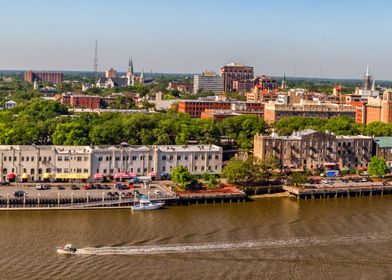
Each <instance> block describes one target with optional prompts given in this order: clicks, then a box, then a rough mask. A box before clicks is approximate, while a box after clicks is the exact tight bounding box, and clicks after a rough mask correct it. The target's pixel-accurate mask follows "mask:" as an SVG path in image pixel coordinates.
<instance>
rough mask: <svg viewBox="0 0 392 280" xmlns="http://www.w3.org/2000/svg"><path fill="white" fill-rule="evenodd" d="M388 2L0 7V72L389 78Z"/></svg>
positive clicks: (34, 1) (26, 1)
mask: <svg viewBox="0 0 392 280" xmlns="http://www.w3.org/2000/svg"><path fill="white" fill-rule="evenodd" d="M391 2H392V1H387V0H385V1H381V0H378V1H377V0H372V1H370V0H366V1H362V0H356V1H355V0H351V1H349V0H325V1H323V0H308V1H305V0H303V1H299V0H297V1H296V0H291V1H289V0H287V1H283V0H282V1H279V0H274V1H271V0H269V1H264V0H258V1H257V0H248V1H245V0H243V1H240V0H234V1H232V0H220V1H219V0H215V1H214V0H194V1H193V0H161V1H158V0H149V1H145V0H138V1H133V0H129V1H125V0H123V1H121V0H110V1H109V0H106V1H99V0H96V1H93V0H91V1H88V0H68V1H67V0H61V1H60V0H13V1H7V0H0V24H1V28H0V30H1V32H0V38H1V39H0V69H45V70H49V69H54V70H92V65H93V56H94V41H95V39H97V40H98V45H99V46H98V53H99V55H98V56H99V69H100V70H105V69H106V68H108V67H110V66H113V67H115V68H117V69H118V70H125V69H126V67H127V60H128V57H129V56H132V57H133V59H134V64H135V68H136V70H137V71H140V70H141V69H142V68H144V69H145V70H146V71H150V70H151V69H152V70H153V71H158V72H173V73H180V72H186V73H190V72H201V71H203V70H205V69H211V70H218V69H219V67H220V66H221V65H223V64H226V63H229V62H231V61H236V62H243V63H245V64H248V65H251V66H254V68H255V72H256V73H265V74H269V75H282V74H283V72H286V74H287V75H288V76H293V75H294V69H296V76H313V77H320V75H321V76H322V77H337V78H360V77H361V76H362V74H363V73H364V71H365V69H366V64H367V63H370V65H371V71H372V73H373V74H374V76H375V78H376V79H389V80H392V36H391V27H392V16H391V11H392V3H391Z"/></svg>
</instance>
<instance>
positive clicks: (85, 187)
mask: <svg viewBox="0 0 392 280" xmlns="http://www.w3.org/2000/svg"><path fill="white" fill-rule="evenodd" d="M83 189H85V190H90V189H91V188H90V186H88V185H84V186H83Z"/></svg>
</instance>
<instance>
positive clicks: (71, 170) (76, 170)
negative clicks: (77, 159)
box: [56, 168, 88, 173]
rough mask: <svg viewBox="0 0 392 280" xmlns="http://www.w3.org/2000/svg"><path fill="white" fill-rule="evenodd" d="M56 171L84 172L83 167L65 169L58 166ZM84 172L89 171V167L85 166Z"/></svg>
mask: <svg viewBox="0 0 392 280" xmlns="http://www.w3.org/2000/svg"><path fill="white" fill-rule="evenodd" d="M56 171H57V173H71V172H75V173H82V168H64V169H63V168H57V169H56ZM83 173H88V169H87V168H84V169H83Z"/></svg>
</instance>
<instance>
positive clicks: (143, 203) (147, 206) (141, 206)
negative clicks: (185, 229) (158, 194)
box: [131, 199, 163, 211]
mask: <svg viewBox="0 0 392 280" xmlns="http://www.w3.org/2000/svg"><path fill="white" fill-rule="evenodd" d="M162 206H163V204H162V203H154V202H151V201H149V200H147V199H140V200H139V202H138V203H137V204H135V205H133V206H131V208H132V210H133V211H145V210H158V209H160V208H162Z"/></svg>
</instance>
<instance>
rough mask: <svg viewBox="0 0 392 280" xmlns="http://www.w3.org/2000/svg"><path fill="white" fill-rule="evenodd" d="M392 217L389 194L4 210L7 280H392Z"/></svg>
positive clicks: (1, 260) (3, 273) (1, 249)
mask: <svg viewBox="0 0 392 280" xmlns="http://www.w3.org/2000/svg"><path fill="white" fill-rule="evenodd" d="M391 213H392V197H387V196H384V197H371V198H369V197H362V198H347V199H343V198H342V199H336V200H334V199H330V200H314V201H312V200H307V201H299V202H297V201H296V200H293V199H289V198H271V199H261V200H258V201H255V202H246V203H243V202H241V203H233V204H215V205H213V204H208V205H204V204H203V205H191V206H181V207H168V208H166V209H164V210H161V211H151V212H136V213H132V212H131V211H130V210H120V209H118V210H76V211H36V212H34V211H31V212H28V211H15V212H0V227H1V230H0V279H131V278H134V279H331V278H335V279H370V278H371V279H392V215H391ZM65 243H72V244H73V245H75V246H77V247H78V248H81V251H80V254H78V255H71V256H61V255H58V254H57V253H56V247H58V246H60V245H63V244H65Z"/></svg>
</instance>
